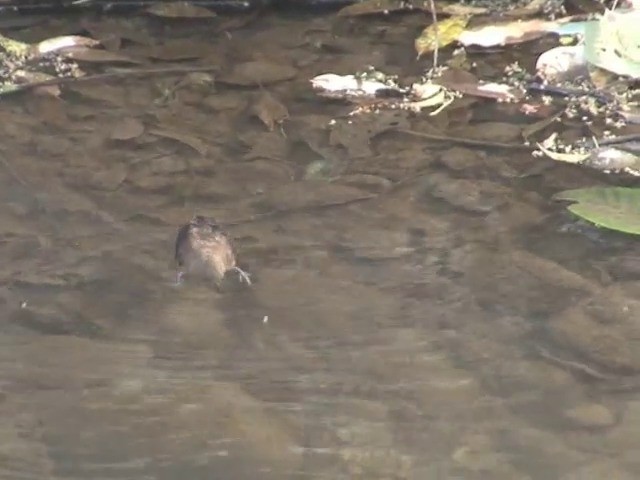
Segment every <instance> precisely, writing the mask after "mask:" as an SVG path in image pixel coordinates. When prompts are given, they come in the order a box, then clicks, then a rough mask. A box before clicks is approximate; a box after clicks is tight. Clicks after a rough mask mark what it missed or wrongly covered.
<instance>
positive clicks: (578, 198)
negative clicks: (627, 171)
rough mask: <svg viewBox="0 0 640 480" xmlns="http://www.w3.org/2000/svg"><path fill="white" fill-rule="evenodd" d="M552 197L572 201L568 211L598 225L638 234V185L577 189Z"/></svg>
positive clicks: (639, 190) (639, 196) (639, 213)
mask: <svg viewBox="0 0 640 480" xmlns="http://www.w3.org/2000/svg"><path fill="white" fill-rule="evenodd" d="M553 198H554V199H555V200H568V201H572V202H575V203H573V204H571V205H569V206H568V207H567V208H568V210H569V211H570V212H572V213H574V214H575V215H577V216H579V217H580V218H583V219H585V220H587V221H589V222H591V223H593V224H595V225H597V226H599V227H604V228H608V229H610V230H617V231H619V232H624V233H632V234H635V235H640V189H638V188H626V187H592V188H580V189H576V190H567V191H564V192H560V193H557V194H556V195H554V197H553Z"/></svg>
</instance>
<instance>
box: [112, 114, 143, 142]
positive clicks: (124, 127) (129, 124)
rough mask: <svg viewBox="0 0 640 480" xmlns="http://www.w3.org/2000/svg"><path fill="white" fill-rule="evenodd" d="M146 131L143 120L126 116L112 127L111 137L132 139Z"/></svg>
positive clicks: (113, 138) (121, 139)
mask: <svg viewBox="0 0 640 480" xmlns="http://www.w3.org/2000/svg"><path fill="white" fill-rule="evenodd" d="M143 133H144V125H143V124H142V122H141V121H140V120H138V119H136V118H133V117H125V118H123V119H121V120H120V121H119V122H117V123H116V124H115V125H114V126H113V127H112V128H111V133H110V134H109V138H110V139H111V140H120V141H125V140H132V139H134V138H138V137H139V136H140V135H142V134H143Z"/></svg>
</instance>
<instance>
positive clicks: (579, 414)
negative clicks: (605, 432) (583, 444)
mask: <svg viewBox="0 0 640 480" xmlns="http://www.w3.org/2000/svg"><path fill="white" fill-rule="evenodd" d="M564 415H565V417H566V418H567V419H568V420H570V421H571V423H573V424H574V425H576V426H578V427H585V428H604V427H610V426H612V425H614V424H615V422H616V417H615V415H614V414H613V412H612V411H611V410H609V409H608V408H607V407H605V406H604V405H600V404H598V403H584V404H581V405H578V406H576V407H572V408H570V409H568V410H566V411H565V412H564Z"/></svg>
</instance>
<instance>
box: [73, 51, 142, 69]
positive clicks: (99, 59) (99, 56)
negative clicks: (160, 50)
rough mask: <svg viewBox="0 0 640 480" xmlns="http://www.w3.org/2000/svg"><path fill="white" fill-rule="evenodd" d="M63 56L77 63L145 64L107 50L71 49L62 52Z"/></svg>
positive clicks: (136, 59)
mask: <svg viewBox="0 0 640 480" xmlns="http://www.w3.org/2000/svg"><path fill="white" fill-rule="evenodd" d="M63 55H64V56H65V57H68V58H71V59H73V60H76V61H79V62H90V63H133V64H136V65H140V64H143V63H145V61H144V60H141V59H138V58H133V57H130V56H127V55H123V54H121V53H116V52H110V51H108V50H95V49H91V48H85V47H72V48H70V49H66V50H65V51H64V52H63Z"/></svg>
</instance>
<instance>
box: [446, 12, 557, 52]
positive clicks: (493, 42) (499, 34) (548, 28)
mask: <svg viewBox="0 0 640 480" xmlns="http://www.w3.org/2000/svg"><path fill="white" fill-rule="evenodd" d="M556 25H557V24H556V23H555V22H547V21H545V20H538V19H536V20H527V21H516V22H508V23H503V24H499V25H485V26H482V27H478V28H474V29H469V30H465V31H463V32H462V33H460V35H459V36H458V39H457V40H458V42H460V43H461V44H463V45H465V46H469V45H477V46H480V47H495V46H504V45H511V44H515V43H522V42H527V41H529V40H535V39H536V38H540V37H542V36H544V35H547V34H548V33H550V32H552V31H553V30H554V28H555V27H556Z"/></svg>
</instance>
